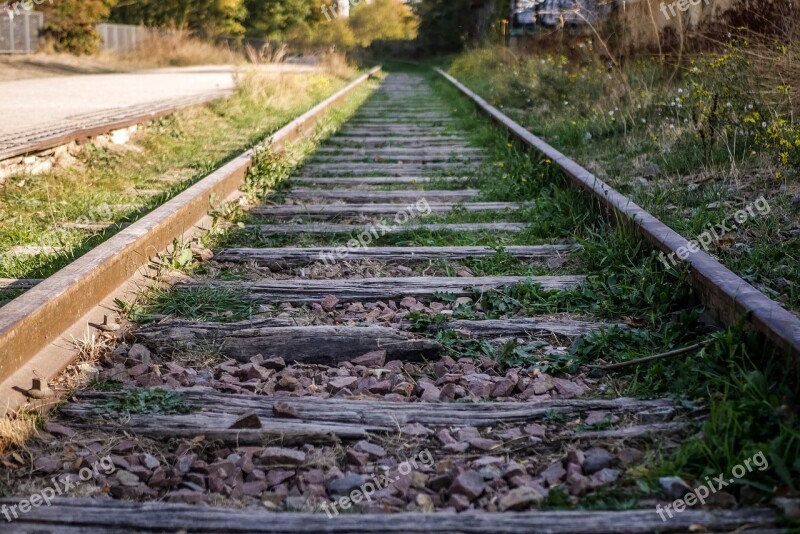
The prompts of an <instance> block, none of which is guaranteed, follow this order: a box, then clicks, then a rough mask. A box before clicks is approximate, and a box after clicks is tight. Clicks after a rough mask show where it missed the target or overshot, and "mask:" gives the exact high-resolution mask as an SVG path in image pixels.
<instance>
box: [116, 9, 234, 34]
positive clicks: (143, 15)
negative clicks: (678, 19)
mask: <svg viewBox="0 0 800 534" xmlns="http://www.w3.org/2000/svg"><path fill="white" fill-rule="evenodd" d="M246 18H247V10H246V8H245V5H244V0H120V2H119V4H118V5H117V6H116V7H115V8H114V10H113V11H112V13H111V19H112V20H113V21H114V22H120V23H124V24H142V25H144V26H151V27H159V28H178V29H189V30H192V31H194V32H195V33H197V34H198V35H200V36H203V37H216V36H219V35H234V36H236V35H242V34H244V25H243V22H244V20H245V19H246Z"/></svg>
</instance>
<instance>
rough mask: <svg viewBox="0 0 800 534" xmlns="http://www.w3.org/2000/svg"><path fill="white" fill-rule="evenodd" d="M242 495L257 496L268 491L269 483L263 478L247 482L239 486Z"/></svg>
mask: <svg viewBox="0 0 800 534" xmlns="http://www.w3.org/2000/svg"><path fill="white" fill-rule="evenodd" d="M239 489H240V490H241V492H242V495H245V496H247V497H257V496H259V495H261V494H262V493H263V492H265V491H267V483H266V482H265V481H263V480H258V481H256V482H245V483H243V484H241V485H240V486H239Z"/></svg>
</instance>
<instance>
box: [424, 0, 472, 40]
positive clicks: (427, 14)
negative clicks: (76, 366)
mask: <svg viewBox="0 0 800 534" xmlns="http://www.w3.org/2000/svg"><path fill="white" fill-rule="evenodd" d="M471 7H472V2H471V1H470V0H426V1H424V2H420V3H418V4H416V5H415V9H416V11H417V14H418V15H419V19H420V22H419V35H420V41H421V44H422V45H423V46H424V47H425V48H426V49H428V50H429V51H432V52H440V53H441V52H454V51H457V50H461V49H462V48H463V47H464V45H465V44H466V43H467V42H469V41H470V40H472V39H474V38H476V37H477V34H476V31H475V26H474V24H473V23H474V20H473V18H472V9H471Z"/></svg>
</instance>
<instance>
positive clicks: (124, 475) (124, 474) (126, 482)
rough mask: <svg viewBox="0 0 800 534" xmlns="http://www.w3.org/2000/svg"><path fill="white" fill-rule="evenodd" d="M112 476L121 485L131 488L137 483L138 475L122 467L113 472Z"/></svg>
mask: <svg viewBox="0 0 800 534" xmlns="http://www.w3.org/2000/svg"><path fill="white" fill-rule="evenodd" d="M114 478H115V479H116V480H117V481H118V482H119V483H120V484H121V485H123V486H127V487H131V488H133V487H136V486H138V485H139V477H137V476H136V475H134V474H133V473H131V472H130V471H125V470H123V469H120V470H119V471H117V472H116V473H114Z"/></svg>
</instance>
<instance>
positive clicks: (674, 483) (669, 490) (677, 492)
mask: <svg viewBox="0 0 800 534" xmlns="http://www.w3.org/2000/svg"><path fill="white" fill-rule="evenodd" d="M658 485H659V486H661V491H663V492H664V495H666V496H667V498H668V499H670V500H675V499H682V498H683V497H684V495H686V494H687V493H689V492H690V491H692V488H690V487H689V484H687V483H686V482H684V480H683V479H682V478H680V477H661V478H659V479H658Z"/></svg>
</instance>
